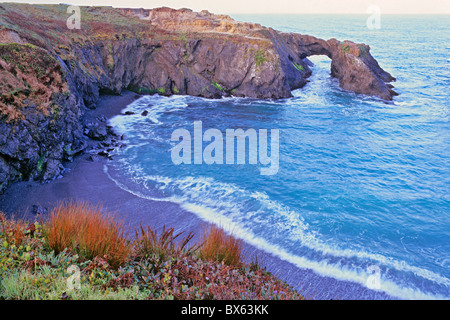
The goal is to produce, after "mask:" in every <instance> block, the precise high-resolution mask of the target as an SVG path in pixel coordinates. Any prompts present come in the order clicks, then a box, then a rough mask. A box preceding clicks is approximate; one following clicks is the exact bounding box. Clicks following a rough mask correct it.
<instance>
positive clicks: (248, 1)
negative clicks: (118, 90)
mask: <svg viewBox="0 0 450 320" xmlns="http://www.w3.org/2000/svg"><path fill="white" fill-rule="evenodd" d="M4 2H22V3H69V4H73V5H107V6H113V7H120V8H146V9H151V8H156V7H162V6H165V7H171V8H175V9H179V8H190V9H192V10H194V11H201V10H203V9H206V10H208V11H210V12H213V13H216V14H236V13H247V14H248V13H258V14H262V13H291V14H302V13H304V14H305V13H325V14H367V13H368V12H367V9H368V8H369V7H370V6H373V5H375V6H378V7H379V8H380V12H381V14H450V0H227V1H220V0H219V1H211V0H134V1H129V0H56V1H55V0H12V1H4Z"/></svg>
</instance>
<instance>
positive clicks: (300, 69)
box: [292, 62, 305, 72]
mask: <svg viewBox="0 0 450 320" xmlns="http://www.w3.org/2000/svg"><path fill="white" fill-rule="evenodd" d="M292 65H293V66H294V68H295V69H297V70H298V71H300V72H302V71H305V68H303V66H302V65H301V64H298V63H295V62H292Z"/></svg>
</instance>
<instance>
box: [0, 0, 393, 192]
mask: <svg viewBox="0 0 450 320" xmlns="http://www.w3.org/2000/svg"><path fill="white" fill-rule="evenodd" d="M69 16H70V14H68V13H67V6H66V5H44V6H42V5H40V6H33V5H25V4H11V3H2V4H1V5H0V25H1V27H0V77H1V91H0V118H1V119H0V191H1V189H2V188H4V187H5V186H6V185H7V184H8V183H9V182H11V181H14V180H20V179H49V178H52V177H55V176H58V175H59V174H60V172H61V170H62V167H61V162H62V161H64V159H68V158H71V157H72V156H73V155H74V154H76V153H77V152H80V151H81V150H83V148H84V146H85V143H84V139H86V138H87V136H90V137H91V138H94V139H103V138H104V136H105V134H106V133H105V132H103V131H104V130H103V131H102V130H96V129H95V128H90V129H89V130H87V131H86V130H83V125H82V124H81V123H80V121H79V119H80V117H81V115H82V114H83V112H84V111H85V110H86V108H95V105H96V102H97V101H98V99H99V96H100V95H101V94H102V93H109V94H120V93H121V92H122V90H124V89H127V90H131V91H135V92H137V93H139V94H156V93H157V94H160V95H172V94H185V95H193V96H202V97H207V98H220V97H222V96H230V95H233V96H238V97H253V98H273V99H278V98H287V97H291V91H292V90H293V89H297V88H301V87H303V86H304V85H305V84H306V83H307V78H308V77H309V76H310V75H311V69H310V68H309V65H310V63H309V61H308V60H307V57H309V56H311V55H326V56H328V57H329V58H330V59H331V60H332V63H331V75H332V76H333V77H335V78H337V79H338V80H339V82H340V86H341V87H342V88H343V89H345V90H349V91H354V92H356V93H362V94H368V95H374V96H378V97H380V98H382V99H385V100H391V99H392V97H393V96H394V95H395V94H396V93H395V92H394V91H393V90H392V85H390V84H389V83H390V82H391V81H393V80H395V79H394V78H393V77H392V76H391V75H390V74H389V73H387V72H385V71H384V70H383V69H382V68H381V67H380V66H379V65H378V63H377V61H376V60H375V59H374V58H373V57H372V56H371V54H370V48H369V46H367V45H364V44H355V43H353V42H351V41H344V42H340V41H338V40H336V39H330V40H328V41H325V40H322V39H318V38H315V37H313V36H308V35H301V34H294V33H282V32H279V31H276V30H273V29H271V28H266V27H263V26H261V25H259V24H255V23H244V22H238V21H235V20H233V19H231V18H230V17H229V16H226V15H214V14H211V13H209V12H207V11H202V12H193V11H192V10H189V9H181V10H174V9H170V8H158V9H152V10H144V9H113V8H107V7H81V29H69V28H68V27H67V24H66V20H67V18H68V17H69ZM31 21H32V23H31ZM83 131H86V132H83ZM83 133H84V135H83Z"/></svg>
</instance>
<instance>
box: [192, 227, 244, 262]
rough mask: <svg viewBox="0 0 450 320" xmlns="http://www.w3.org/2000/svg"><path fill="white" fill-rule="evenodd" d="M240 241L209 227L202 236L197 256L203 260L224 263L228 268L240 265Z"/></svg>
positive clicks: (220, 230) (222, 231)
mask: <svg viewBox="0 0 450 320" xmlns="http://www.w3.org/2000/svg"><path fill="white" fill-rule="evenodd" d="M241 253H242V241H241V240H239V239H236V238H234V237H233V236H232V235H228V234H226V233H225V231H224V230H223V229H220V228H217V227H215V226H211V227H210V228H209V229H208V230H207V231H206V232H205V235H204V239H203V244H202V246H201V247H200V251H199V255H200V258H202V259H204V260H212V261H217V262H224V263H225V264H227V265H230V266H239V265H240V264H241Z"/></svg>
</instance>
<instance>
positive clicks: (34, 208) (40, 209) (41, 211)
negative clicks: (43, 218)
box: [31, 204, 48, 215]
mask: <svg viewBox="0 0 450 320" xmlns="http://www.w3.org/2000/svg"><path fill="white" fill-rule="evenodd" d="M31 212H32V213H33V214H35V215H40V214H47V213H48V209H47V208H44V207H42V206H40V205H37V204H34V205H33V206H32V211H31Z"/></svg>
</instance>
